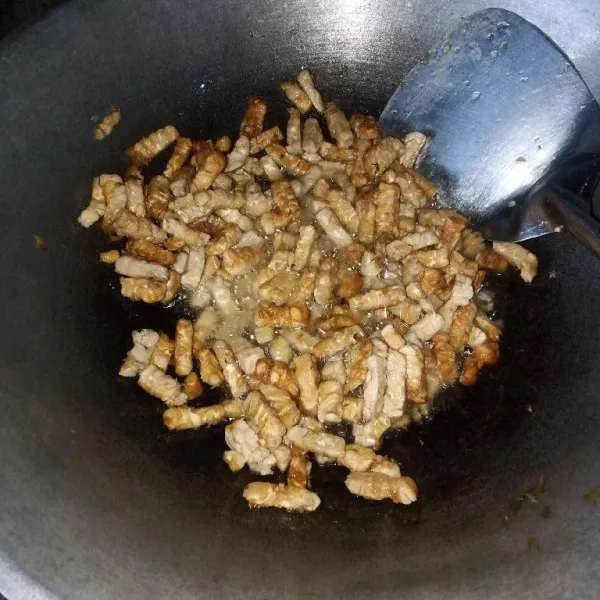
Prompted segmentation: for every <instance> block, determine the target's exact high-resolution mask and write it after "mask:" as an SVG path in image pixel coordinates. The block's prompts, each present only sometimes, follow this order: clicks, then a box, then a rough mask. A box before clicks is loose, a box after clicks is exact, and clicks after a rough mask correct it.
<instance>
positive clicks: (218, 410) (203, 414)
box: [163, 400, 244, 430]
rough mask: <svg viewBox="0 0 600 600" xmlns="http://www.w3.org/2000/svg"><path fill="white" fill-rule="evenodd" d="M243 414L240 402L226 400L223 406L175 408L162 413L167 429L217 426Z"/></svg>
mask: <svg viewBox="0 0 600 600" xmlns="http://www.w3.org/2000/svg"><path fill="white" fill-rule="evenodd" d="M243 414H244V406H243V403H242V401H241V400H228V401H226V402H223V404H215V405H213V406H203V407H201V408H191V407H189V406H177V407H173V408H168V409H167V410H166V411H165V412H164V413H163V422H164V424H165V426H166V427H167V429H170V430H183V429H198V428H200V427H204V426H206V425H208V426H211V425H217V424H218V423H221V422H223V421H225V420H227V419H238V418H240V417H241V416H243Z"/></svg>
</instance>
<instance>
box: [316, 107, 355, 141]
mask: <svg viewBox="0 0 600 600" xmlns="http://www.w3.org/2000/svg"><path fill="white" fill-rule="evenodd" d="M323 114H324V116H325V122H326V123H327V129H328V130H329V135H331V137H332V138H333V139H334V140H335V141H336V142H337V144H338V145H339V146H340V147H341V148H349V147H350V146H351V145H352V142H353V141H354V134H353V133H352V128H351V127H350V123H349V122H348V119H346V115H345V114H344V113H343V112H342V111H341V110H340V109H339V108H338V106H337V104H336V103H335V102H328V103H327V104H326V105H325V111H324V113H323Z"/></svg>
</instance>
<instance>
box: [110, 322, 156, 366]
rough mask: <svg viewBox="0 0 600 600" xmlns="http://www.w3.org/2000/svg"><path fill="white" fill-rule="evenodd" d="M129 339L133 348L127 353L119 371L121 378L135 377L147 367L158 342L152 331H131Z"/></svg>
mask: <svg viewBox="0 0 600 600" xmlns="http://www.w3.org/2000/svg"><path fill="white" fill-rule="evenodd" d="M131 338H132V340H133V347H132V348H131V350H130V351H129V352H128V353H127V356H126V357H125V360H124V361H123V364H122V366H121V369H120V370H119V375H121V377H135V376H136V375H138V374H139V373H140V371H143V370H144V369H145V368H146V367H147V366H148V364H149V363H150V360H151V358H152V353H153V352H154V348H155V347H156V344H157V342H158V340H159V335H158V333H156V331H153V330H152V329H142V330H140V331H132V332H131Z"/></svg>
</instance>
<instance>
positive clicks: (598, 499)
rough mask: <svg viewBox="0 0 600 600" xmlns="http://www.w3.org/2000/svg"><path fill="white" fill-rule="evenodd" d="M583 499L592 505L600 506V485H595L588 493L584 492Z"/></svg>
mask: <svg viewBox="0 0 600 600" xmlns="http://www.w3.org/2000/svg"><path fill="white" fill-rule="evenodd" d="M583 499H584V500H585V501H586V502H587V503H588V504H591V505H592V506H600V485H595V486H594V487H593V488H592V489H591V490H590V491H589V492H587V494H584V495H583Z"/></svg>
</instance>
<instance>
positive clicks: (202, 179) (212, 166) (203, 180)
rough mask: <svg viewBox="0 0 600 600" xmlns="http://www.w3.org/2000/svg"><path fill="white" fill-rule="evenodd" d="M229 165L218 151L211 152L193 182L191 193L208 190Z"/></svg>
mask: <svg viewBox="0 0 600 600" xmlns="http://www.w3.org/2000/svg"><path fill="white" fill-rule="evenodd" d="M227 165H228V162H227V159H226V158H225V156H224V155H223V154H221V153H220V152H219V151H218V150H214V151H213V152H210V153H209V154H208V156H207V157H206V158H205V160H204V162H203V163H202V165H201V168H200V169H199V170H198V172H197V173H196V176H195V177H194V180H193V181H192V184H191V191H192V192H201V191H203V190H207V189H208V188H209V187H210V186H211V185H212V183H213V181H214V180H215V179H216V177H217V176H218V175H219V174H220V173H221V171H223V170H224V169H225V167H226V166H227Z"/></svg>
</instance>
